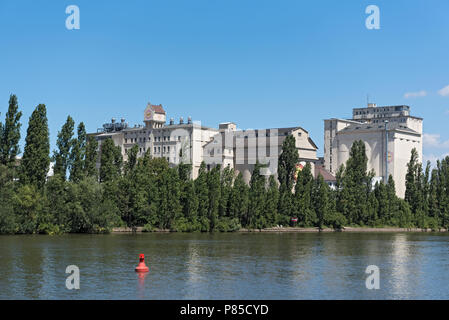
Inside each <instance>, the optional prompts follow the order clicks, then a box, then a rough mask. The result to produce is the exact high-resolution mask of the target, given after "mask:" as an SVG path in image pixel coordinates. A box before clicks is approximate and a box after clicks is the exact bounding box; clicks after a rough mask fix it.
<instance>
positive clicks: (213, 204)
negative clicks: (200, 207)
mask: <svg viewBox="0 0 449 320" xmlns="http://www.w3.org/2000/svg"><path fill="white" fill-rule="evenodd" d="M220 169H221V166H220V165H216V166H215V167H214V168H212V170H211V171H209V172H208V174H207V187H208V189H209V192H208V194H209V206H208V218H209V225H210V230H211V231H212V230H214V229H215V227H216V225H217V223H218V211H219V206H220Z"/></svg>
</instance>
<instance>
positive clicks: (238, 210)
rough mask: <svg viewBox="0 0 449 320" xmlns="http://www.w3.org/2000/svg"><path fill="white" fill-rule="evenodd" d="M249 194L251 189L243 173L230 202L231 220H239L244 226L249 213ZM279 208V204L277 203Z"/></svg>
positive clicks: (233, 190) (240, 174) (237, 179)
mask: <svg viewBox="0 0 449 320" xmlns="http://www.w3.org/2000/svg"><path fill="white" fill-rule="evenodd" d="M248 194H249V188H248V185H247V184H246V183H245V180H244V179H243V175H242V173H241V172H239V174H238V175H237V178H235V181H234V186H233V188H232V191H231V197H230V200H229V216H230V217H231V218H237V219H238V220H239V221H240V223H241V224H242V225H245V224H244V219H245V217H246V214H247V212H248V201H249V199H248ZM276 206H277V203H276Z"/></svg>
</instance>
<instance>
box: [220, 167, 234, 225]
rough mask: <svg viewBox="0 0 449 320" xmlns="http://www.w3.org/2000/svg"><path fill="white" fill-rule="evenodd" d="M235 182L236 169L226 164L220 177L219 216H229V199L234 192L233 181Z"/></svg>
mask: <svg viewBox="0 0 449 320" xmlns="http://www.w3.org/2000/svg"><path fill="white" fill-rule="evenodd" d="M233 182H234V169H231V168H230V167H229V166H226V167H225V168H224V169H223V170H222V172H221V179H220V204H219V212H218V215H219V217H228V216H229V199H230V197H231V192H232V183H233Z"/></svg>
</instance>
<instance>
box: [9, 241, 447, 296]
mask: <svg viewBox="0 0 449 320" xmlns="http://www.w3.org/2000/svg"><path fill="white" fill-rule="evenodd" d="M448 244H449V235H448V234H432V233H321V234H319V233H279V234H275V233H273V234H271V233H270V234H265V233H262V234H259V233H251V234H239V233H232V234H176V233H174V234H173V233H171V234H134V235H133V234H120V235H118V234H117V235H116V234H113V235H64V236H38V235H33V236H0V299H449V289H447V287H446V285H445V284H446V283H449V272H448V271H449V270H448V269H449V258H448V256H447V247H448ZM139 253H144V254H145V257H146V263H147V266H148V267H149V268H150V272H148V273H136V272H135V271H134V268H135V266H136V265H137V263H138V259H137V258H136V257H138V254H139ZM71 264H74V265H77V266H78V267H79V268H80V287H81V289H80V290H68V289H66V287H65V280H66V278H67V277H68V276H69V275H68V274H66V273H65V268H66V267H67V266H68V265H71ZM371 264H374V265H377V266H378V267H379V269H380V273H381V279H380V287H381V288H380V290H367V289H366V287H365V280H366V277H367V275H366V274H365V269H366V267H367V266H368V265H371Z"/></svg>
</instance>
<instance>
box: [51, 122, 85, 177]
mask: <svg viewBox="0 0 449 320" xmlns="http://www.w3.org/2000/svg"><path fill="white" fill-rule="evenodd" d="M74 127H75V121H73V119H72V117H71V116H68V117H67V120H66V122H65V124H64V125H63V126H62V128H61V131H59V132H58V139H57V140H56V145H57V146H58V150H57V151H56V150H55V151H53V160H54V161H55V165H54V167H53V172H54V174H57V175H60V176H61V177H62V178H63V179H65V177H66V174H67V169H68V168H69V166H70V151H71V149H72V145H73V143H74V141H73V140H72V136H73V129H74ZM78 151H79V150H78Z"/></svg>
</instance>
